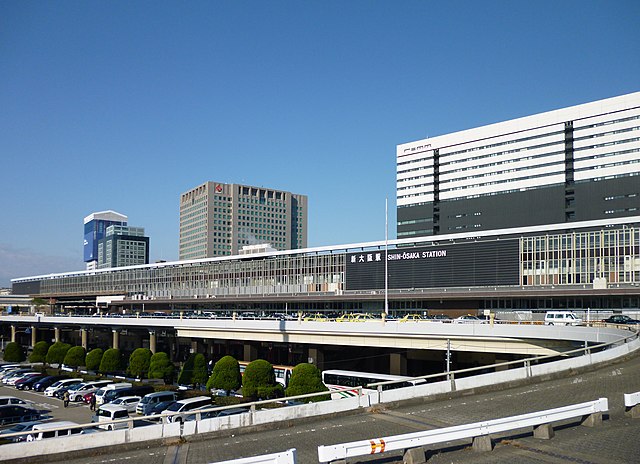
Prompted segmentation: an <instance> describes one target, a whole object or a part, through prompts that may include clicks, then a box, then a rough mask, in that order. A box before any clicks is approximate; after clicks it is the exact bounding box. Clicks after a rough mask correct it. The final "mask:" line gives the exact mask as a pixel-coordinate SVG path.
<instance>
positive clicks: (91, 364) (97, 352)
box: [84, 348, 104, 371]
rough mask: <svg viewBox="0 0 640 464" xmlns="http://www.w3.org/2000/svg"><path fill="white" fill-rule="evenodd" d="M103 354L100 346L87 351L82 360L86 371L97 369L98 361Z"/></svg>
mask: <svg viewBox="0 0 640 464" xmlns="http://www.w3.org/2000/svg"><path fill="white" fill-rule="evenodd" d="M103 354H104V351H102V348H95V349H93V350H91V351H89V353H87V357H86V358H85V360H84V362H85V366H86V368H87V370H88V371H97V370H98V369H99V368H100V361H102V355H103Z"/></svg>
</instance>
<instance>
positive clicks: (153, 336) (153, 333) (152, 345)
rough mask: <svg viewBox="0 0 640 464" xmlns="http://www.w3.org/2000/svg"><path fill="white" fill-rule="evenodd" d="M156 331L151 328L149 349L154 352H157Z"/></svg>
mask: <svg viewBox="0 0 640 464" xmlns="http://www.w3.org/2000/svg"><path fill="white" fill-rule="evenodd" d="M156 337H157V336H156V331H155V330H150V331H149V349H150V350H151V352H152V353H153V354H155V353H156V341H157V338H156Z"/></svg>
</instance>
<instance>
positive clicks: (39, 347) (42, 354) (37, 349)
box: [29, 341, 49, 363]
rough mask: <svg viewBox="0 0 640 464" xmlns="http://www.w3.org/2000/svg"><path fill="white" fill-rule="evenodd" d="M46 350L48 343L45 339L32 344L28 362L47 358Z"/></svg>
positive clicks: (39, 361)
mask: <svg viewBox="0 0 640 464" xmlns="http://www.w3.org/2000/svg"><path fill="white" fill-rule="evenodd" d="M47 351H49V344H48V343H47V342H45V341H40V342H38V343H36V344H35V345H33V351H32V352H31V354H30V355H29V362H32V363H43V362H45V361H46V360H47Z"/></svg>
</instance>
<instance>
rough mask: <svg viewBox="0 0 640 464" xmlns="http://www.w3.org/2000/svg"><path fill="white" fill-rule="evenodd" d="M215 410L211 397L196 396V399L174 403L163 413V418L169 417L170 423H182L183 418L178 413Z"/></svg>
mask: <svg viewBox="0 0 640 464" xmlns="http://www.w3.org/2000/svg"><path fill="white" fill-rule="evenodd" d="M207 408H213V403H212V402H211V398H210V397H209V396H196V397H195V398H187V399H186V400H180V401H176V402H175V403H173V404H172V405H171V406H169V407H168V408H167V409H165V410H164V411H163V412H162V415H163V416H167V421H169V422H182V417H181V416H180V415H179V414H175V413H178V412H189V411H194V410H196V409H207Z"/></svg>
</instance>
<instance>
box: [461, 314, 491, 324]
mask: <svg viewBox="0 0 640 464" xmlns="http://www.w3.org/2000/svg"><path fill="white" fill-rule="evenodd" d="M453 323H454V324H486V323H487V320H486V319H482V318H480V317H478V316H473V315H471V314H467V315H465V316H459V317H456V318H455V319H454V320H453Z"/></svg>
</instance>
